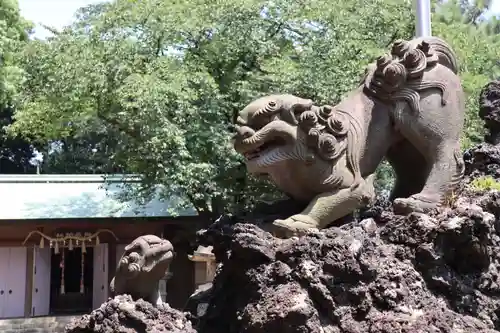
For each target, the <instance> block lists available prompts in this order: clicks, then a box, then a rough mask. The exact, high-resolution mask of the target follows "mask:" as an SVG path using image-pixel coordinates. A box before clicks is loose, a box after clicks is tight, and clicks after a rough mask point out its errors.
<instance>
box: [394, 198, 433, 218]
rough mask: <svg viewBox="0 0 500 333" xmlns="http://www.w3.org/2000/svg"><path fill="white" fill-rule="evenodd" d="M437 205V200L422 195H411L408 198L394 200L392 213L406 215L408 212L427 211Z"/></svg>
mask: <svg viewBox="0 0 500 333" xmlns="http://www.w3.org/2000/svg"><path fill="white" fill-rule="evenodd" d="M438 207H439V201H434V200H429V199H427V198H425V197H424V196H419V195H418V194H417V195H412V196H411V197H409V198H398V199H395V200H394V203H393V209H394V213H396V214H401V215H408V214H410V213H429V212H431V211H432V210H435V209H436V208H438Z"/></svg>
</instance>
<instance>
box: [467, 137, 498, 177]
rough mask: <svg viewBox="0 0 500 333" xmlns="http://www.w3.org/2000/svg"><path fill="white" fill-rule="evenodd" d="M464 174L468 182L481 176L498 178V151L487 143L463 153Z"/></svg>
mask: <svg viewBox="0 0 500 333" xmlns="http://www.w3.org/2000/svg"><path fill="white" fill-rule="evenodd" d="M464 162H465V174H466V175H467V179H466V180H465V182H468V181H469V180H471V179H474V178H478V177H481V176H491V177H493V178H500V149H499V148H498V147H497V146H495V145H492V144H489V143H482V144H480V145H479V146H477V147H474V148H472V149H469V150H467V151H466V152H465V153H464Z"/></svg>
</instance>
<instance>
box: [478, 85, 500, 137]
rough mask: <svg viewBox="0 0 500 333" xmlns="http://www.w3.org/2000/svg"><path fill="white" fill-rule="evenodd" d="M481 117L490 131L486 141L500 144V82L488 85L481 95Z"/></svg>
mask: <svg viewBox="0 0 500 333" xmlns="http://www.w3.org/2000/svg"><path fill="white" fill-rule="evenodd" d="M479 117H481V119H483V120H484V127H485V128H486V129H487V130H488V133H487V134H486V135H485V137H484V139H485V141H486V142H487V143H490V144H494V145H495V144H499V143H500V80H497V81H492V82H490V83H488V84H487V85H486V86H484V88H483V89H482V90H481V93H480V95H479Z"/></svg>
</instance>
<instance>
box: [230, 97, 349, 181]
mask: <svg viewBox="0 0 500 333" xmlns="http://www.w3.org/2000/svg"><path fill="white" fill-rule="evenodd" d="M351 118H352V117H350V116H349V114H348V113H346V112H343V111H339V110H336V109H334V108H333V107H331V106H328V105H325V106H316V105H314V104H313V102H312V101H311V100H309V99H303V98H300V97H297V96H293V95H270V96H266V97H262V98H259V99H257V100H255V101H253V102H251V103H250V104H249V105H247V106H246V107H245V108H244V109H243V110H242V111H241V112H240V113H239V115H238V117H237V119H236V126H235V129H236V135H235V136H234V148H235V150H236V151H237V152H239V153H240V154H242V155H244V156H245V162H246V164H247V168H248V171H249V172H251V173H255V174H266V175H270V176H271V178H272V179H273V180H274V181H275V182H276V183H278V184H280V183H283V182H285V180H283V179H280V178H286V177H288V178H289V177H292V179H289V180H288V181H300V179H298V178H297V177H306V175H307V177H309V181H310V182H316V183H318V181H319V182H321V184H323V185H328V183H332V182H335V183H338V182H339V181H340V179H338V178H336V177H333V175H332V173H335V170H333V169H332V166H335V165H336V162H337V160H338V159H339V157H341V156H343V155H345V154H343V153H344V152H345V151H346V149H347V146H348V142H349V141H350V137H351V136H350V135H349V133H351V128H352V119H351ZM312 173H314V174H312ZM304 181H307V180H305V179H304Z"/></svg>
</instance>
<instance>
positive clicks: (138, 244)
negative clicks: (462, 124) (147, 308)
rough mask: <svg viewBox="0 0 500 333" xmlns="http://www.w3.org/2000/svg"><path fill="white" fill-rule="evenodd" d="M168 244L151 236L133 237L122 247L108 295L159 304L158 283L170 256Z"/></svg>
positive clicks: (170, 251) (172, 255)
mask: <svg viewBox="0 0 500 333" xmlns="http://www.w3.org/2000/svg"><path fill="white" fill-rule="evenodd" d="M173 251H174V248H173V246H172V244H171V243H170V242H169V241H168V240H165V239H162V238H160V237H157V236H154V235H144V236H140V237H138V238H136V239H135V240H134V241H133V242H132V243H130V244H129V245H127V246H126V247H125V252H124V253H123V255H122V257H121V258H120V261H119V263H118V267H117V268H116V274H115V277H114V278H113V280H111V283H110V291H111V294H112V296H117V295H123V294H128V295H130V296H132V299H134V300H138V299H140V298H142V299H143V300H145V301H148V302H150V303H151V304H153V305H160V304H162V303H163V302H162V300H161V297H160V293H159V281H160V279H162V278H163V277H164V276H165V274H166V273H167V271H168V267H169V265H170V263H171V262H172V259H173V257H174V252H173Z"/></svg>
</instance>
